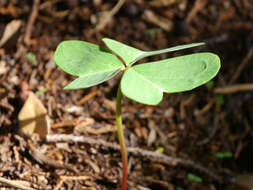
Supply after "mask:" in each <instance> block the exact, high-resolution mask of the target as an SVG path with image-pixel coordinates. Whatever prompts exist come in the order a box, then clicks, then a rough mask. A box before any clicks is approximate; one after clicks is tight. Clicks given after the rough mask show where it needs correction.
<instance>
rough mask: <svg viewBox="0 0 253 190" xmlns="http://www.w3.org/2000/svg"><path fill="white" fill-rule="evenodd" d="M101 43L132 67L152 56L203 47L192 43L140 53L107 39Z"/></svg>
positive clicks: (137, 50)
mask: <svg viewBox="0 0 253 190" xmlns="http://www.w3.org/2000/svg"><path fill="white" fill-rule="evenodd" d="M103 42H104V43H105V44H106V46H107V47H108V48H109V49H110V50H111V51H113V52H114V53H116V54H117V55H118V56H120V57H121V58H122V59H123V61H124V62H125V63H126V65H132V64H134V63H135V62H137V61H139V60H140V59H142V58H145V57H149V56H152V55H159V54H162V53H168V52H173V51H178V50H182V49H187V48H192V47H196V46H201V45H204V43H192V44H187V45H179V46H175V47H171V48H166V49H162V50H156V51H149V52H147V51H141V50H139V49H136V48H133V47H130V46H128V45H125V44H123V43H121V42H118V41H115V40H112V39H109V38H103Z"/></svg>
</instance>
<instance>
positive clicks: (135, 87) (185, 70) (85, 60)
mask: <svg viewBox="0 0 253 190" xmlns="http://www.w3.org/2000/svg"><path fill="white" fill-rule="evenodd" d="M103 42H104V43H105V44H106V46H107V47H108V48H109V50H106V49H103V48H101V47H99V46H97V45H94V44H91V43H88V42H84V41H64V42H61V43H60V44H59V46H58V47H57V49H56V52H55V54H54V61H55V63H56V64H57V65H58V66H59V67H60V68H61V69H62V70H63V71H65V72H66V73H69V74H71V75H74V76H77V77H78V78H76V79H75V80H74V81H72V82H71V83H69V84H68V85H67V86H66V87H65V88H64V89H67V90H74V89H81V88H88V87H90V86H94V85H97V84H100V83H102V82H104V81H107V80H109V79H110V78H112V77H114V76H115V75H116V74H118V73H120V72H123V76H122V79H121V81H120V84H119V87H118V91H117V97H116V123H117V131H118V139H119V142H120V147H121V157H122V173H123V177H122V185H121V190H126V188H127V151H126V146H125V142H124V134H123V129H122V118H121V99H122V95H125V96H126V97H128V98H130V99H132V100H134V101H136V102H139V103H143V104H148V105H157V104H158V103H159V102H160V101H161V100H162V97H163V92H167V93H174V92H183V91H187V90H191V89H194V88H196V87H198V86H200V85H202V84H204V83H206V82H207V81H209V80H211V79H212V78H213V77H214V76H215V75H216V74H217V72H218V71H219V68H220V59H219V57H218V56H217V55H215V54H213V53H195V54H190V55H185V56H180V57H175V58H170V59H165V60H161V61H156V62H149V63H145V64H139V65H134V63H136V62H137V61H139V60H140V59H142V58H144V57H148V56H152V55H158V54H162V53H167V52H173V51H177V50H182V49H186V48H192V47H196V46H201V45H204V43H193V44H188V45H180V46H175V47H172V48H167V49H163V50H157V51H149V52H147V51H142V50H139V49H136V48H133V47H130V46H128V45H125V44H123V43H120V42H118V41H115V40H112V39H108V38H104V39H103Z"/></svg>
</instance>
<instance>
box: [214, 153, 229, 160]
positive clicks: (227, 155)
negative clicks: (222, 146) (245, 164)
mask: <svg viewBox="0 0 253 190" xmlns="http://www.w3.org/2000/svg"><path fill="white" fill-rule="evenodd" d="M215 156H216V158H219V159H224V158H232V157H233V153H232V152H217V153H216V154H215Z"/></svg>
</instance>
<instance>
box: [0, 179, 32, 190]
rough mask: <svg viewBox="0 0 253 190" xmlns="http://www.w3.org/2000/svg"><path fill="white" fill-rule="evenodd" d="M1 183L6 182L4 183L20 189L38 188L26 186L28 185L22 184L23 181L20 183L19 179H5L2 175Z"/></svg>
mask: <svg viewBox="0 0 253 190" xmlns="http://www.w3.org/2000/svg"><path fill="white" fill-rule="evenodd" d="M0 183H4V184H7V185H9V186H12V187H16V188H19V189H22V190H36V189H33V188H31V187H26V186H24V185H22V184H21V183H19V182H17V181H13V180H9V179H5V178H3V177H0Z"/></svg>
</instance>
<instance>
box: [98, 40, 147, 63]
mask: <svg viewBox="0 0 253 190" xmlns="http://www.w3.org/2000/svg"><path fill="white" fill-rule="evenodd" d="M102 40H103V42H104V43H105V44H106V46H107V47H108V48H109V49H110V50H111V51H112V52H114V53H116V54H117V55H118V56H119V57H120V58H121V59H123V61H124V62H125V64H126V65H130V64H132V63H133V62H134V60H135V59H136V58H137V57H139V56H141V55H142V54H143V53H145V52H144V51H141V50H139V49H136V48H133V47H130V46H128V45H125V44H123V43H121V42H118V41H115V40H112V39H109V38H103V39H102Z"/></svg>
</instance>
